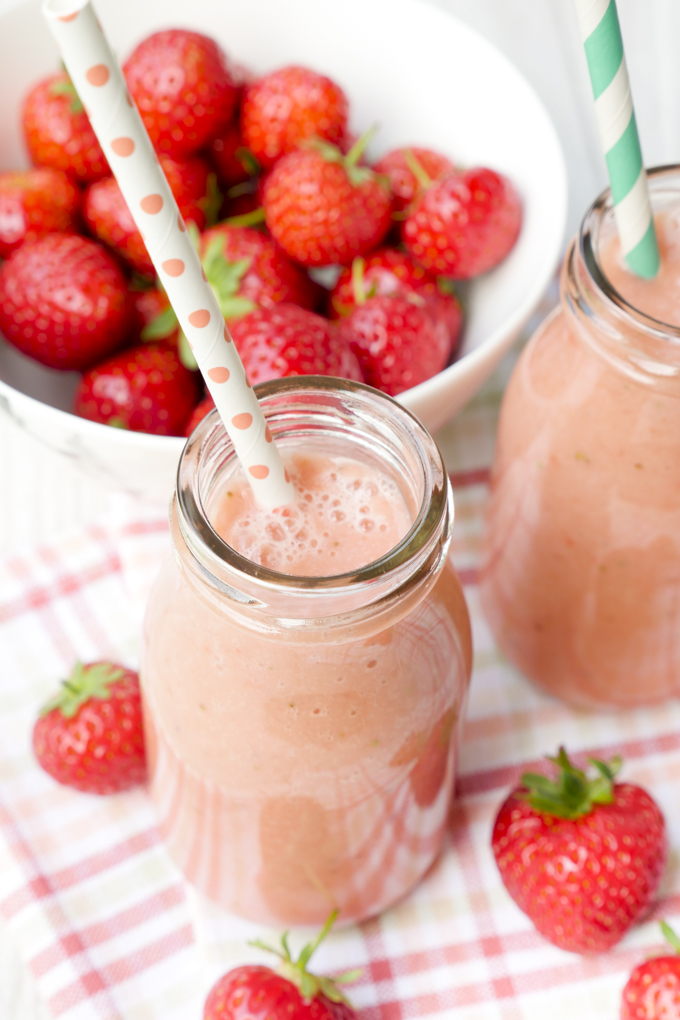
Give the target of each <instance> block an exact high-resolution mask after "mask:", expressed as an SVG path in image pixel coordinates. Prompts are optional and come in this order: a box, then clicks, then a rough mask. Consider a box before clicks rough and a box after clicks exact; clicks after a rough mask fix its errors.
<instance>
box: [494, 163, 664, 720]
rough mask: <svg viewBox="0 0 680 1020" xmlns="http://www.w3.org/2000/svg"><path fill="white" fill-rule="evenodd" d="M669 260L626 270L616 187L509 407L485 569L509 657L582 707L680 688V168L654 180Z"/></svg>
mask: <svg viewBox="0 0 680 1020" xmlns="http://www.w3.org/2000/svg"><path fill="white" fill-rule="evenodd" d="M650 192H651V200H652V205H653V209H654V215H655V222H656V227H657V235H658V237H659V246H660V250H661V259H662V265H661V270H660V272H659V274H658V275H657V277H656V278H655V279H653V280H642V279H641V278H639V277H636V276H634V275H633V274H632V273H631V272H630V271H629V270H628V269H627V267H626V265H625V263H624V261H623V259H622V257H621V255H620V251H619V246H618V239H617V237H616V231H615V225H614V219H613V211H612V204H611V198H610V195H609V192H605V193H604V194H603V195H602V196H601V197H600V198H599V199H598V200H597V201H596V202H595V203H594V205H593V206H592V207H591V209H590V210H589V211H588V212H587V214H586V216H585V218H584V220H583V223H582V226H581V229H580V232H579V234H578V236H577V237H576V239H575V240H574V242H573V243H572V245H571V247H570V249H569V252H568V254H567V257H566V260H565V263H564V268H563V272H562V288H561V305H560V307H559V308H558V309H557V310H556V311H555V312H554V313H553V314H552V315H551V316H550V317H549V318H548V319H547V320H546V321H545V322H544V323H543V325H541V326H540V327H539V329H538V330H537V332H536V334H535V335H534V336H533V337H532V339H531V341H530V342H529V344H528V345H527V347H526V349H525V350H524V351H523V353H522V355H521V356H520V359H519V361H518V363H517V365H516V367H515V370H514V372H513V375H512V378H511V380H510V384H509V386H508V389H507V392H506V394H505V397H504V400H503V406H502V410H501V417H500V422H499V430H498V445H497V451H496V457H495V463H494V467H493V471H492V479H491V498H490V507H489V512H488V518H487V532H486V540H485V549H484V556H483V567H482V571H481V596H482V606H483V608H484V611H485V613H486V616H487V618H488V620H489V623H490V625H491V628H492V630H493V632H494V634H495V636H496V639H497V641H498V644H499V646H500V648H501V649H502V650H503V652H504V653H505V654H506V655H507V656H508V658H509V659H511V661H512V662H513V663H515V665H517V666H518V667H519V669H521V670H522V672H523V673H525V674H526V676H528V677H529V678H530V679H531V680H533V681H534V682H535V683H536V684H538V685H539V686H541V687H542V688H544V689H545V690H546V691H548V692H550V693H551V694H553V695H555V696H556V697H558V698H562V699H564V700H566V701H568V702H571V703H572V704H574V705H578V706H585V707H596V708H597V707H626V706H634V705H644V704H647V703H651V702H655V701H659V700H661V699H664V698H668V697H671V696H673V695H675V694H677V693H679V692H680V169H678V168H676V167H665V168H659V169H657V170H655V171H652V172H651V173H650Z"/></svg>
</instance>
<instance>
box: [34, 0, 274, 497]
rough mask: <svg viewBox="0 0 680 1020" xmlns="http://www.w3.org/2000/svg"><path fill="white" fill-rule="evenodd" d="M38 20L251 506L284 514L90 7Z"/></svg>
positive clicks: (258, 425)
mask: <svg viewBox="0 0 680 1020" xmlns="http://www.w3.org/2000/svg"><path fill="white" fill-rule="evenodd" d="M43 14H44V16H45V18H46V20H47V23H48V25H49V27H50V29H51V31H52V34H53V35H54V37H55V39H56V41H57V44H58V46H59V49H60V50H61V56H62V59H63V61H64V64H65V65H66V69H67V70H68V72H69V74H70V76H71V80H72V81H73V84H74V86H75V89H76V91H77V93H78V95H79V96H80V99H81V101H82V103H83V106H84V107H85V110H86V112H87V115H88V117H89V118H90V121H91V123H92V127H93V129H94V132H95V134H96V135H97V138H98V139H99V143H100V145H101V147H102V149H103V150H104V152H105V153H106V156H107V158H108V160H109V164H110V166H111V169H112V171H113V174H114V176H115V178H116V180H117V181H118V184H119V186H120V190H121V192H122V193H123V197H124V198H125V201H126V202H127V204H128V206H129V208H130V212H131V213H132V217H133V219H134V221H135V223H136V224H137V227H138V228H139V231H140V233H141V234H142V237H143V238H144V242H145V244H146V247H147V250H148V252H149V255H150V256H151V259H152V261H153V264H154V266H155V267H156V272H157V273H158V276H159V278H160V280H161V282H162V284H163V286H164V287H165V290H166V292H167V295H168V298H169V299H170V303H171V304H172V307H173V308H174V310H175V312H176V314H177V318H178V320H179V323H180V325H181V327H182V329H183V330H184V333H185V335H186V337H187V339H188V341H189V344H190V346H191V349H192V350H193V352H194V355H195V357H196V361H197V362H198V366H199V368H200V370H201V372H202V373H203V377H204V379H205V382H206V385H207V387H208V389H209V390H210V393H211V395H212V397H213V399H214V401H215V405H216V407H217V410H218V412H219V414H220V415H221V418H222V421H223V422H224V426H225V428H226V430H227V432H228V434H229V437H230V439H231V440H232V442H233V444H234V449H235V451H236V454H237V456H238V458H239V460H240V462H241V464H242V465H243V468H244V470H245V472H246V475H247V477H248V480H249V481H250V483H251V485H252V487H253V491H254V493H255V498H256V499H257V501H258V503H260V504H261V505H262V506H265V507H270V508H273V507H276V506H284V505H285V504H287V503H290V502H292V500H293V497H294V490H293V486H292V485H291V483H290V481H289V479H288V476H287V474H286V471H285V468H284V466H283V462H282V460H281V456H280V454H279V451H278V450H277V448H276V445H275V443H273V442H272V436H271V433H270V431H269V429H268V427H267V423H266V421H265V418H264V415H263V413H262V410H261V408H260V405H259V403H258V401H257V398H256V396H255V394H254V393H253V391H252V388H251V386H250V383H249V381H248V379H247V377H246V374H245V371H244V369H243V364H242V363H241V359H240V357H239V355H238V352H237V350H236V348H235V346H234V344H233V343H232V340H231V337H230V335H229V330H228V329H227V327H226V325H225V322H224V318H223V316H222V313H221V311H220V309H219V307H218V304H217V301H216V299H215V295H214V294H213V292H212V290H211V288H210V285H209V284H208V282H207V281H206V279H205V275H204V273H203V269H202V267H201V263H200V260H199V257H198V255H197V254H196V251H195V250H194V247H193V245H192V243H191V239H190V237H189V234H188V233H187V230H186V227H185V225H184V221H183V219H182V217H181V215H180V212H179V209H178V208H177V203H176V202H175V199H174V197H173V194H172V192H171V191H170V187H169V185H168V182H167V181H166V179H165V175H164V174H163V171H162V169H161V166H160V164H159V162H158V158H157V156H156V153H155V152H154V150H153V147H152V145H151V142H150V140H149V136H148V134H147V133H146V128H145V127H144V124H143V122H142V119H141V117H140V115H139V113H138V111H137V108H136V106H135V105H134V103H133V102H132V100H131V99H130V96H129V94H128V91H127V86H126V84H125V79H124V78H123V74H122V72H121V70H120V67H119V65H118V61H117V60H116V58H115V57H114V56H113V53H112V52H111V49H110V47H109V44H108V42H107V41H106V39H105V37H104V33H103V32H102V29H101V27H100V25H99V22H98V21H97V18H96V16H95V13H94V10H93V8H92V5H91V4H90V3H89V0H86V2H85V3H83V2H82V0H81V2H78V0H75V3H74V0H45V3H44V4H43Z"/></svg>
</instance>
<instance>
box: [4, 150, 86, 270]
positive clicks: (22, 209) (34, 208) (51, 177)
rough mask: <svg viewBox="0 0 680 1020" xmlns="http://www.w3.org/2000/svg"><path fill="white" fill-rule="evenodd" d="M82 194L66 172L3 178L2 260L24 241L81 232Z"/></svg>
mask: <svg viewBox="0 0 680 1020" xmlns="http://www.w3.org/2000/svg"><path fill="white" fill-rule="evenodd" d="M79 209H80V191H79V189H78V188H77V187H76V186H75V185H74V184H73V182H72V180H71V179H70V178H69V176H68V175H67V174H66V173H64V171H63V170H50V169H49V168H48V167H40V168H38V169H36V170H21V171H10V172H9V173H6V174H0V259H6V258H7V257H8V256H9V255H10V254H11V253H12V252H13V251H14V250H15V248H18V247H19V245H20V244H23V243H24V241H32V240H34V239H35V238H36V237H44V235H45V234H51V233H53V232H54V231H59V232H61V233H72V232H75V231H76V230H77V228H78V213H79Z"/></svg>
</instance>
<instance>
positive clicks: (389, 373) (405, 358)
mask: <svg viewBox="0 0 680 1020" xmlns="http://www.w3.org/2000/svg"><path fill="white" fill-rule="evenodd" d="M338 328H339V331H340V334H341V336H343V337H344V338H345V339H346V341H347V343H348V344H349V346H350V347H351V349H352V350H353V351H354V353H355V354H356V356H357V358H358V359H359V364H360V365H361V370H362V372H363V373H364V379H365V380H366V382H367V383H368V384H369V385H370V386H375V387H376V389H379V390H383V392H385V393H389V394H390V396H396V395H397V394H398V393H403V391H404V390H408V389H410V388H411V387H412V386H418V384H419V383H421V382H425V380H426V379H429V378H430V377H431V376H433V375H436V374H437V372H441V370H442V369H443V368H444V367H445V365H446V362H447V361H448V358H449V355H450V353H451V339H450V337H449V333H448V330H447V328H446V326H445V324H444V323H443V322H442V320H441V319H435V318H434V317H433V316H432V314H431V312H430V310H429V308H428V307H427V305H426V303H425V301H424V300H423V298H421V297H419V296H418V295H417V294H413V293H403V294H399V293H396V294H390V295H386V296H384V297H373V298H368V299H367V300H366V301H364V302H363V303H362V304H359V305H357V307H356V308H355V309H354V311H353V312H352V314H351V315H349V316H348V317H347V318H346V319H342V320H341V322H340V324H339V327H338Z"/></svg>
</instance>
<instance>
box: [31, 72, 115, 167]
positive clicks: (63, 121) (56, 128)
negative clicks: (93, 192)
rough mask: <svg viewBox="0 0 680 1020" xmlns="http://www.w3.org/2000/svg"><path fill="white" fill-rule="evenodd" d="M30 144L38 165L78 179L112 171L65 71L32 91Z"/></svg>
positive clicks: (32, 156) (32, 157) (47, 79)
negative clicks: (60, 171) (63, 172)
mask: <svg viewBox="0 0 680 1020" xmlns="http://www.w3.org/2000/svg"><path fill="white" fill-rule="evenodd" d="M22 125H23V131H24V138H25V140H26V146H27V147H28V151H29V153H30V156H31V159H32V160H33V162H34V163H36V164H38V166H48V167H51V168H52V169H53V170H65V171H66V172H67V173H70V174H71V175H72V176H73V177H74V178H76V179H77V180H78V181H83V182H84V181H98V180H99V179H100V178H101V177H108V176H110V174H111V170H110V168H109V164H108V163H107V161H106V157H105V155H104V153H103V152H102V149H101V146H100V144H99V142H98V141H97V136H96V135H95V133H94V131H93V130H92V125H91V124H90V121H89V120H88V117H87V114H86V113H85V110H84V109H83V104H82V103H81V102H80V99H79V98H78V95H77V93H76V90H75V89H74V87H73V84H72V82H71V79H70V78H69V76H68V75H67V74H66V72H62V73H61V74H55V75H52V77H50V78H46V79H45V80H44V81H41V82H40V83H39V84H38V85H36V86H35V88H34V89H32V90H31V92H29V94H28V95H27V97H26V99H25V101H24V108H23V112H22Z"/></svg>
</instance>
